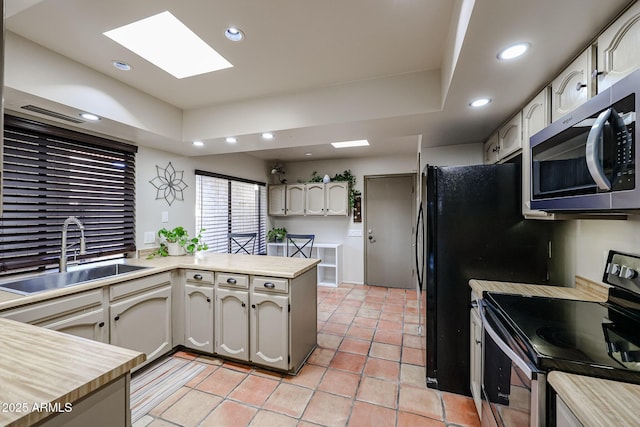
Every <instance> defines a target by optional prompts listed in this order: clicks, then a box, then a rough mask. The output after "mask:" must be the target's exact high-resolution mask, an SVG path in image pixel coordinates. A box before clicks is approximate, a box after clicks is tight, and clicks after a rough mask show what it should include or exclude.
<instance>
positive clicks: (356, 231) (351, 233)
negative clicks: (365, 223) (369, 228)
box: [349, 228, 362, 237]
mask: <svg viewBox="0 0 640 427" xmlns="http://www.w3.org/2000/svg"><path fill="white" fill-rule="evenodd" d="M349 237H362V229H361V228H353V229H350V230H349Z"/></svg>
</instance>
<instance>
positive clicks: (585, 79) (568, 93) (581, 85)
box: [551, 47, 595, 122]
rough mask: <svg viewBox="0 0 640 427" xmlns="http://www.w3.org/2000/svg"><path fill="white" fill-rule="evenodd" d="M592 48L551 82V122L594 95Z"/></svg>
mask: <svg viewBox="0 0 640 427" xmlns="http://www.w3.org/2000/svg"><path fill="white" fill-rule="evenodd" d="M592 70H593V53H592V48H591V47H589V48H588V49H587V50H585V51H584V52H583V53H582V54H581V55H580V56H579V57H578V58H576V60H575V61H573V62H572V63H571V65H569V66H568V67H567V68H565V70H564V71H562V73H560V75H559V76H558V77H556V78H555V80H553V82H551V93H552V98H551V120H552V121H554V122H555V121H556V120H558V119H559V118H560V117H562V116H564V115H565V114H569V113H570V112H572V111H573V110H575V109H576V108H577V107H578V106H580V105H581V104H582V103H584V102H585V101H586V100H587V99H589V98H591V97H592V96H593V94H594V93H595V85H594V79H593V78H591V72H592Z"/></svg>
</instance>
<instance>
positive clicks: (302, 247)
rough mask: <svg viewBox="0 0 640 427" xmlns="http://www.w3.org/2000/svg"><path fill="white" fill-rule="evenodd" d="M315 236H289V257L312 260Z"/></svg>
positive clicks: (287, 237) (287, 236)
mask: <svg viewBox="0 0 640 427" xmlns="http://www.w3.org/2000/svg"><path fill="white" fill-rule="evenodd" d="M315 238H316V235H315V234H287V235H286V239H287V256H288V257H294V256H303V257H305V258H311V251H312V250H313V241H314V239H315Z"/></svg>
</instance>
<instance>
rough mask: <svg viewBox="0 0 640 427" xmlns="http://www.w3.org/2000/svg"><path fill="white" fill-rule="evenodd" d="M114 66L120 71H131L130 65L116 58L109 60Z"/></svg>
mask: <svg viewBox="0 0 640 427" xmlns="http://www.w3.org/2000/svg"><path fill="white" fill-rule="evenodd" d="M111 63H112V64H113V66H114V67H116V68H117V69H118V70H120V71H131V68H132V67H131V65H129V64H127V63H126V62H124V61H118V60H117V59H116V60H114V61H112V62H111Z"/></svg>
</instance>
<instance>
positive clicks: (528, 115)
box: [522, 88, 553, 219]
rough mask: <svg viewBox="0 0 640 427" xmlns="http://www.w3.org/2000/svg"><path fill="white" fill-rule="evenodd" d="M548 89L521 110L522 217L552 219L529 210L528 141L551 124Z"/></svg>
mask: <svg viewBox="0 0 640 427" xmlns="http://www.w3.org/2000/svg"><path fill="white" fill-rule="evenodd" d="M549 105H550V102H549V89H548V88H545V89H544V90H543V91H542V92H540V93H539V94H538V95H537V96H536V97H535V98H533V99H532V100H531V102H529V104H527V106H526V107H524V109H523V110H522V145H523V147H522V215H524V217H525V218H534V219H536V218H544V219H552V218H553V214H549V213H547V212H543V211H536V210H532V209H531V173H530V172H531V150H530V145H529V139H530V138H531V136H532V135H534V134H535V133H537V132H539V131H541V130H542V129H544V128H545V127H546V126H547V125H548V124H549V123H550V122H551V114H550V112H549V109H550V108H549Z"/></svg>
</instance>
